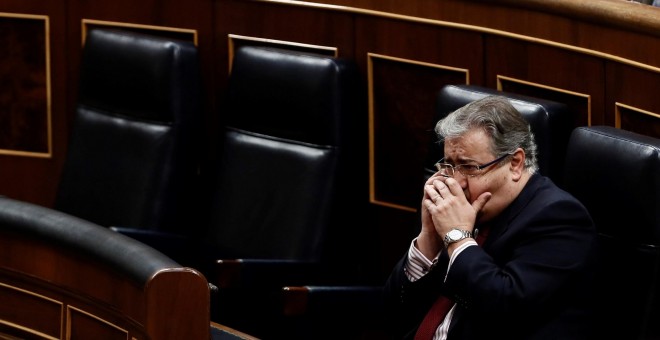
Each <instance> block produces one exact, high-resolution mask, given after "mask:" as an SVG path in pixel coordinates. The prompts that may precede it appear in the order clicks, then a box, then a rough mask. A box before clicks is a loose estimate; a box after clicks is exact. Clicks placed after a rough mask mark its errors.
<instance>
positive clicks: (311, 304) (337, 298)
mask: <svg viewBox="0 0 660 340" xmlns="http://www.w3.org/2000/svg"><path fill="white" fill-rule="evenodd" d="M282 296H283V299H282V300H283V303H282V308H283V311H282V314H283V315H284V317H285V319H284V321H283V322H284V323H285V324H286V325H287V327H288V329H294V330H296V332H297V333H298V336H300V337H301V338H305V337H312V336H313V335H314V334H316V333H315V332H317V331H318V330H319V329H323V330H326V331H324V332H327V334H326V335H327V336H328V338H343V337H344V336H345V335H346V334H352V335H359V336H355V337H354V338H356V339H358V338H359V339H389V338H390V337H389V335H388V334H387V333H386V331H385V329H386V328H385V324H384V312H383V308H384V305H383V287H382V286H295V287H294V286H287V287H284V288H283V289H282ZM335 332H336V333H335Z"/></svg>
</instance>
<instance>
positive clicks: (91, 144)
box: [55, 29, 201, 230]
mask: <svg viewBox="0 0 660 340" xmlns="http://www.w3.org/2000/svg"><path fill="white" fill-rule="evenodd" d="M200 87H201V81H200V74H199V63H198V55H197V48H196V47H195V46H194V44H192V43H190V42H185V41H178V40H171V39H165V38H159V37H154V36H149V35H142V34H137V33H132V32H127V31H119V30H105V29H93V30H91V31H90V32H89V33H88V35H87V37H86V41H85V45H84V48H83V54H82V62H81V67H80V83H79V89H80V90H79V95H78V102H77V106H76V112H75V121H74V124H73V126H72V130H71V134H70V140H69V143H68V150H67V156H66V160H65V163H64V168H63V173H62V177H61V180H60V183H59V187H58V192H57V196H56V202H55V208H56V209H58V210H61V211H64V212H67V213H69V214H72V215H75V216H79V217H82V218H85V219H87V220H89V221H92V222H95V223H97V224H100V225H103V226H130V227H139V228H145V229H161V230H166V229H169V228H171V227H173V226H175V225H176V224H177V223H178V219H177V217H178V216H179V215H184V214H185V213H184V211H183V209H182V207H184V206H185V203H186V202H188V201H190V199H189V197H190V196H189V195H188V194H187V191H186V190H189V189H190V188H193V187H194V186H193V184H194V181H195V176H196V174H197V171H198V164H197V163H198V157H197V151H198V149H199V147H198V142H197V137H198V135H199V120H200V118H201V107H200V106H201V104H200V98H201V95H200Z"/></svg>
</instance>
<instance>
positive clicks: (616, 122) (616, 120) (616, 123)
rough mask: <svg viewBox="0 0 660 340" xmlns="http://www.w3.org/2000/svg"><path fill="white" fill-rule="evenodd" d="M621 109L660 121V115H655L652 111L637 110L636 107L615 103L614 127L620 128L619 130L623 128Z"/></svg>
mask: <svg viewBox="0 0 660 340" xmlns="http://www.w3.org/2000/svg"><path fill="white" fill-rule="evenodd" d="M621 108H624V109H627V110H630V111H635V112H637V113H640V114H643V115H647V116H651V117H653V118H658V119H660V114H657V113H653V112H651V111H646V110H642V109H640V108H636V107H634V106H630V105H626V104H623V103H619V102H615V103H614V127H616V128H619V129H620V128H621Z"/></svg>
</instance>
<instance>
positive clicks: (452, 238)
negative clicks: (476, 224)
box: [445, 228, 472, 247]
mask: <svg viewBox="0 0 660 340" xmlns="http://www.w3.org/2000/svg"><path fill="white" fill-rule="evenodd" d="M469 237H472V233H471V232H469V231H467V230H462V229H458V228H453V229H452V230H450V231H449V232H448V233H447V234H446V235H445V247H447V246H448V245H450V244H452V243H456V242H458V241H460V240H464V239H466V238H469Z"/></svg>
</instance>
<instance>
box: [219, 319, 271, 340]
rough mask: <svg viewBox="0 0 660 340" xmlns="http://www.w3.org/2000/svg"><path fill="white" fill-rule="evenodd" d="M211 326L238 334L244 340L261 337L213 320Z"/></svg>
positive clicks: (253, 339)
mask: <svg viewBox="0 0 660 340" xmlns="http://www.w3.org/2000/svg"><path fill="white" fill-rule="evenodd" d="M211 327H213V328H217V329H220V330H222V331H225V332H227V333H230V334H231V335H234V336H237V337H239V338H240V339H243V340H259V338H256V337H253V336H251V335H248V334H245V333H243V332H240V331H237V330H235V329H233V328H230V327H227V326H225V325H221V324H219V323H217V322H213V321H211Z"/></svg>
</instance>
